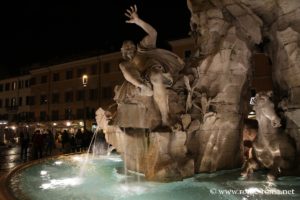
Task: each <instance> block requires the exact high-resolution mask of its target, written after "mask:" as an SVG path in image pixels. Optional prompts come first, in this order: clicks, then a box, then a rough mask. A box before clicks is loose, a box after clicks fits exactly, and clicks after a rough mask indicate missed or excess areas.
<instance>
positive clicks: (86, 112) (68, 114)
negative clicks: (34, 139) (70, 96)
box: [39, 107, 96, 121]
mask: <svg viewBox="0 0 300 200" xmlns="http://www.w3.org/2000/svg"><path fill="white" fill-rule="evenodd" d="M95 112H96V109H95V108H89V107H86V108H85V109H84V108H78V109H76V112H75V113H73V110H72V109H71V108H66V109H65V111H64V113H63V114H62V113H59V110H52V111H51V115H50V116H48V115H47V112H46V111H41V112H40V115H39V120H40V121H47V120H52V121H57V120H74V119H84V118H86V119H94V118H95Z"/></svg>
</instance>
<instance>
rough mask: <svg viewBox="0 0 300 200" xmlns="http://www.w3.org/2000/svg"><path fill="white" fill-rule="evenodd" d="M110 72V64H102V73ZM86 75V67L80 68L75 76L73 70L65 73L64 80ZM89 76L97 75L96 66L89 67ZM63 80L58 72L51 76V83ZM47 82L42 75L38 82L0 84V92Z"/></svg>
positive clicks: (45, 77)
mask: <svg viewBox="0 0 300 200" xmlns="http://www.w3.org/2000/svg"><path fill="white" fill-rule="evenodd" d="M110 72H111V63H109V62H107V63H104V64H103V73H110ZM85 73H87V68H86V67H81V68H78V69H77V70H76V76H75V75H74V70H73V69H68V70H67V71H65V80H70V79H73V78H80V77H82V75H83V74H85ZM89 74H92V75H95V74H97V65H96V64H95V65H92V66H90V70H89ZM60 80H63V79H62V77H61V74H60V73H59V72H55V73H53V74H52V81H53V82H56V81H60ZM47 82H48V75H43V76H41V77H39V80H37V78H36V77H32V78H31V79H30V80H19V81H13V82H9V83H4V84H0V92H3V91H10V90H16V89H17V88H18V89H22V88H28V87H29V86H30V85H35V84H37V83H41V84H44V83H47Z"/></svg>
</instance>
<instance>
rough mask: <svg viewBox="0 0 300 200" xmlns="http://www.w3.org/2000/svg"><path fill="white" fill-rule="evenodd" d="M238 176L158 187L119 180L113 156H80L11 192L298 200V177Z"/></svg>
mask: <svg viewBox="0 0 300 200" xmlns="http://www.w3.org/2000/svg"><path fill="white" fill-rule="evenodd" d="M80 172H81V173H80ZM239 173H240V172H239V170H231V171H220V172H217V173H213V174H199V175H196V176H195V177H193V178H188V179H185V180H184V181H179V182H172V183H157V182H148V181H145V180H144V177H143V175H141V174H136V173H133V172H127V173H126V174H124V169H123V161H122V160H121V158H120V157H119V156H118V155H112V156H101V157H97V158H94V159H91V160H89V161H88V162H85V158H84V156H80V155H79V156H78V155H74V156H68V157H59V158H56V159H55V160H53V159H50V160H47V161H45V162H43V163H41V164H38V165H33V166H31V167H29V168H26V169H25V170H23V171H21V172H19V173H17V174H16V175H14V176H13V177H12V179H11V180H10V188H11V189H12V191H13V193H14V195H15V196H16V198H17V199H30V200H50V199H51V200H52V199H53V200H54V199H55V200H156V199H157V200H170V199H172V200H198V199H199V200H200V199H201V200H202V199H213V200H217V199H230V200H235V199H243V200H247V199H272V200H275V199H284V200H286V199H300V177H283V178H281V179H279V180H278V181H275V182H273V183H270V182H266V181H264V180H265V175H263V174H262V173H256V174H255V175H254V176H253V177H252V178H251V179H250V180H247V181H246V180H242V179H240V176H239ZM80 174H81V176H80Z"/></svg>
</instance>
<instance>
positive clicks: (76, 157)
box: [72, 156, 83, 162]
mask: <svg viewBox="0 0 300 200" xmlns="http://www.w3.org/2000/svg"><path fill="white" fill-rule="evenodd" d="M72 159H73V160H74V161H79V162H81V161H83V158H82V157H80V156H74V157H72Z"/></svg>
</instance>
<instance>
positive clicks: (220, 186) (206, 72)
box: [5, 0, 300, 200]
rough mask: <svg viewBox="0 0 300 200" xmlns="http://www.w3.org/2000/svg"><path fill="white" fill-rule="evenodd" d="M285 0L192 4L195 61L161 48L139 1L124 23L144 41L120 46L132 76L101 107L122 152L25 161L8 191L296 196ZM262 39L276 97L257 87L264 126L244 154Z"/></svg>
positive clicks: (292, 33) (104, 124) (62, 195)
mask: <svg viewBox="0 0 300 200" xmlns="http://www.w3.org/2000/svg"><path fill="white" fill-rule="evenodd" d="M288 2H289V3H286V2H285V1H281V0H276V1H267V0H266V1H241V0H236V1H227V0H222V1H215V0H187V3H188V7H189V10H190V11H191V36H192V37H193V38H194V40H195V45H196V47H197V49H198V51H197V53H196V54H195V55H194V56H193V57H192V58H190V60H189V61H188V62H186V63H184V62H183V61H182V60H181V59H180V58H179V57H178V56H176V55H174V54H173V53H171V52H169V51H166V50H162V49H157V48H155V41H156V36H157V33H156V30H155V29H153V27H151V26H150V25H149V24H148V23H146V22H144V21H143V20H142V19H140V18H139V17H138V15H137V8H136V7H134V6H133V7H131V8H130V9H129V10H128V11H127V12H126V16H127V17H128V20H127V22H128V23H133V24H136V25H138V26H140V27H141V28H142V29H144V30H145V32H146V33H147V35H146V37H145V38H144V39H143V40H142V41H141V42H140V44H139V45H138V46H136V45H135V44H133V42H131V41H125V42H124V43H123V46H122V55H123V57H124V62H122V63H120V69H121V71H122V72H123V75H124V77H125V79H126V81H125V82H124V83H123V84H122V85H121V86H117V87H116V88H115V97H114V100H115V101H116V103H117V109H116V111H112V110H104V109H102V108H99V109H98V110H97V112H96V121H97V124H98V128H99V129H98V131H99V130H100V129H101V130H102V131H103V132H104V134H105V138H106V141H107V142H108V143H109V144H110V145H111V146H112V147H111V149H113V148H115V149H116V151H117V152H118V154H111V155H98V156H92V157H91V158H89V159H87V157H84V156H82V155H69V156H62V157H57V158H53V159H48V160H43V161H42V162H38V163H33V164H31V166H30V167H28V166H23V167H21V168H22V170H20V169H16V170H15V172H14V173H12V174H10V175H9V177H8V179H7V180H6V182H5V183H6V185H8V186H9V188H8V189H7V188H6V193H9V194H10V196H12V194H13V196H14V197H16V198H17V199H49V198H50V199H106V200H107V199H200V198H201V199H299V196H300V194H299V191H300V184H299V177H297V176H295V175H299V165H297V164H298V163H299V155H300V153H299V150H300V134H299V126H300V121H299V119H300V115H299V111H300V109H299V108H300V104H299V99H300V92H299V88H300V87H299V86H300V82H299V80H300V78H299V62H297V61H298V60H299V53H298V51H299V50H298V49H299V38H300V37H299V31H300V30H299V19H300V17H299V10H300V9H299V8H300V2H299V1H296V0H295V1H293V0H291V1H288ZM250 27H251V28H250ZM266 41H269V42H266ZM257 45H264V51H265V53H266V54H268V55H269V56H270V58H271V60H272V62H273V74H274V95H273V96H272V99H271V97H270V95H269V94H270V93H258V94H257V96H256V100H254V102H255V109H256V112H257V114H258V121H259V130H258V133H257V134H258V136H257V137H256V138H255V139H253V141H251V142H252V144H253V147H252V148H250V152H251V153H250V154H249V156H248V157H246V158H245V157H243V153H242V151H243V147H242V136H241V129H242V125H243V116H245V115H246V113H247V111H248V110H247V109H248V107H249V106H248V105H245V104H243V102H246V101H248V100H247V99H249V98H248V96H249V94H248V92H249V91H248V84H249V79H251V73H250V69H251V62H250V59H251V56H252V54H253V52H254V50H255V49H256V47H257ZM137 63H138V65H137ZM283 97H284V98H283ZM264 103H265V104H264ZM277 105H278V106H277ZM280 109H281V110H280ZM279 110H280V111H281V114H280V115H278V114H277V113H278V111H279ZM282 122H284V123H282ZM259 134H261V135H259ZM291 141H293V142H291ZM100 152H103V151H100ZM243 163H244V165H243V168H242V170H243V171H242V170H241V169H240V167H242V164H243ZM82 166H83V168H84V170H83V171H84V172H83V173H80V174H79V171H80V169H81V167H82ZM258 167H263V169H261V170H259V171H255V170H256V169H258ZM286 172H289V173H286ZM241 173H242V175H243V176H241ZM286 175H293V176H289V177H287V176H286Z"/></svg>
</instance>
